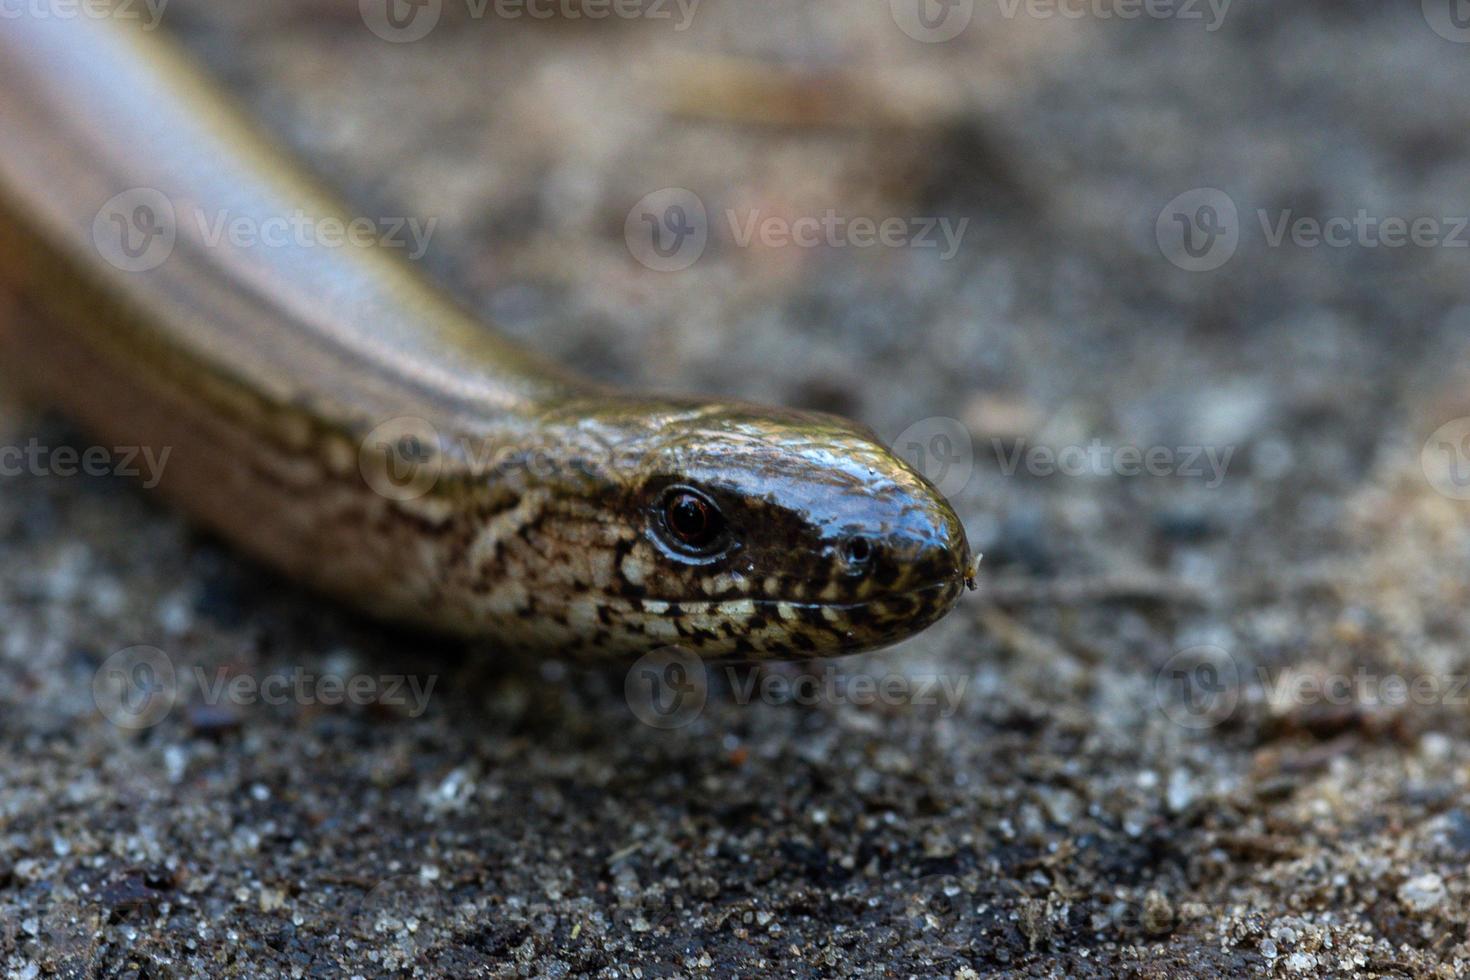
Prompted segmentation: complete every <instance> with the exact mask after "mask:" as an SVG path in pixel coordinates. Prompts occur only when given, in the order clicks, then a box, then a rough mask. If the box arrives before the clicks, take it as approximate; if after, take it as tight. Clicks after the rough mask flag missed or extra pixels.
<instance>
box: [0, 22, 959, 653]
mask: <svg viewBox="0 0 1470 980" xmlns="http://www.w3.org/2000/svg"><path fill="white" fill-rule="evenodd" d="M28 9H30V8H28ZM130 28H131V25H128V24H127V23H126V22H120V21H116V20H105V21H98V20H90V19H87V18H73V19H63V18H54V17H50V18H48V17H44V16H21V17H19V18H17V19H14V20H12V21H9V22H7V24H6V28H5V32H4V33H3V34H0V88H3V89H4V91H6V92H7V97H6V99H4V100H0V286H3V287H4V289H5V296H6V297H7V299H8V302H7V305H8V306H9V308H10V313H9V315H8V316H4V317H0V344H3V345H4V348H5V350H6V352H7V357H8V358H9V359H10V360H12V361H14V362H17V363H19V364H21V365H23V372H22V373H23V376H24V379H25V380H26V381H28V382H29V383H30V384H31V385H32V386H33V387H35V388H37V389H38V390H40V391H42V392H44V393H46V394H47V395H49V396H50V397H51V398H53V399H54V400H56V401H57V402H58V403H59V404H61V405H63V406H64V407H66V408H67V409H68V410H69V411H70V412H71V413H72V414H73V415H74V416H75V417H76V418H77V419H78V420H79V421H81V422H82V423H83V424H85V425H86V426H88V427H89V428H90V429H91V430H93V431H94V432H96V433H97V434H98V435H99V436H100V437H102V438H105V439H108V440H111V441H113V442H116V443H128V444H137V445H148V446H153V447H158V448H162V447H169V448H170V449H171V450H172V455H171V457H170V462H169V465H168V467H167V469H166V471H165V474H164V480H163V483H162V484H161V487H162V490H163V492H164V493H166V494H167V495H168V496H169V497H170V498H171V499H172V500H174V501H175V502H176V503H177V504H178V505H179V506H180V507H182V508H183V509H185V510H186V511H188V512H189V513H190V514H192V515H193V516H194V517H195V518H196V519H197V520H199V521H201V522H203V523H205V524H207V525H209V526H211V527H213V528H215V529H217V530H218V531H219V532H220V533H222V534H223V535H225V536H226V537H228V538H230V539H231V540H232V541H234V542H235V543H236V544H237V545H238V546H239V547H241V548H242V549H243V550H245V551H247V552H249V553H251V554H252V555H255V556H256V557H258V558H259V559H261V560H263V561H265V562H267V563H269V564H271V565H274V566H275V567H277V568H280V569H282V570H283V571H285V572H286V573H288V574H290V575H292V576H294V577H296V578H299V579H301V580H302V581H304V582H307V583H309V584H311V585H313V586H315V587H317V588H320V589H322V590H324V591H326V592H329V593H332V594H334V595H337V596H339V597H342V598H344V599H347V600H349V601H351V602H353V603H356V604H357V605H359V606H362V607H364V608H366V609H368V610H370V611H372V612H374V613H375V614H378V615H381V616H384V617H388V618H395V619H401V620H408V621H413V622H419V623H423V624H425V625H428V626H430V627H432V628H434V629H437V630H443V631H448V632H454V633H461V634H467V635H476V636H487V637H492V638H493V639H494V640H495V642H496V643H498V644H499V645H501V646H503V647H505V648H507V649H520V650H529V651H535V652H549V653H556V654H560V655H567V656H575V657H583V658H587V659H604V660H605V659H613V658H627V657H631V656H637V655H639V654H641V653H644V652H647V651H649V650H650V649H653V648H656V647H659V646H662V645H666V644H678V645H681V646H684V647H687V648H689V649H692V650H695V651H697V652H699V653H701V654H703V655H707V656H734V657H746V658H764V657H794V656H814V655H825V654H834V653H841V652H848V651H852V650H858V649H864V648H869V647H874V646H879V645H883V644H887V643H892V642H895V641H897V640H900V639H903V638H904V637H906V636H909V635H912V634H913V633H914V632H916V631H918V630H920V629H922V628H924V627H925V626H928V625H929V624H930V623H932V622H934V621H935V620H936V619H938V618H939V617H940V616H942V615H943V614H944V613H945V612H946V611H947V610H948V609H949V608H950V606H951V605H952V604H953V603H954V601H955V599H956V597H957V596H958V595H959V593H960V591H961V590H962V588H963V584H964V581H965V576H966V574H967V570H968V568H969V561H970V556H969V550H968V546H967V545H966V543H965V537H964V532H963V530H962V528H961V527H960V524H959V521H958V520H957V519H956V517H955V515H954V512H953V511H952V510H951V509H950V507H949V506H948V504H947V503H946V502H945V501H944V500H943V499H942V498H940V497H939V496H938V494H937V493H936V492H935V491H934V489H933V488H932V487H931V486H930V485H929V484H928V483H927V482H926V481H925V480H924V479H923V478H922V477H921V476H920V475H918V474H917V473H915V472H914V471H913V470H911V469H910V468H909V467H908V466H907V465H906V464H904V463H903V462H902V461H900V460H898V459H897V458H896V457H894V456H893V455H892V454H891V453H889V452H888V451H887V450H886V449H885V448H884V447H883V446H882V445H881V444H880V443H879V442H878V441H877V439H876V438H875V437H874V436H873V435H872V434H871V433H869V432H867V431H866V430H864V429H862V428H861V427H859V426H856V425H854V424H852V423H850V422H847V421H845V420H843V419H839V418H835V417H831V416H825V415H817V414H809V413H800V412H791V411H783V410H779V409H770V408H761V407H756V406H749V405H743V404H708V403H700V402H693V401H677V400H673V401H671V400H651V399H645V398H639V397H635V396H630V395H620V394H616V393H613V392H609V391H605V390H602V389H600V388H597V387H594V386H592V385H589V384H585V383H582V382H580V381H577V380H576V379H574V378H571V377H570V376H568V375H566V374H565V373H563V372H561V371H560V370H559V369H557V368H556V367H554V366H552V365H548V364H545V363H544V362H542V361H540V360H539V359H537V358H536V357H535V356H533V355H531V354H529V353H526V352H524V351H521V350H519V349H518V348H515V347H513V346H512V345H510V344H509V343H508V342H506V341H504V340H502V339H500V338H498V337H496V336H495V335H494V334H492V333H491V332H490V331H488V330H486V329H485V328H484V327H483V326H482V325H481V324H479V323H477V322H475V321H473V320H472V319H470V318H468V317H467V316H466V315H464V314H463V313H462V312H461V311H460V310H458V309H457V308H456V307H455V306H454V305H453V304H452V303H451V302H449V301H447V300H446V299H444V298H443V297H442V296H440V295H439V294H438V293H437V292H435V291H434V290H433V289H432V288H430V287H429V286H428V285H426V284H425V283H424V282H423V281H422V280H421V279H419V278H418V276H417V275H416V274H415V273H414V272H413V271H412V270H411V269H409V268H408V267H407V266H406V265H405V264H403V263H400V262H398V261H397V260H396V259H395V258H394V257H392V256H390V255H387V254H385V253H384V252H383V250H380V249H375V248H371V247H359V246H347V247H342V248H335V249H324V248H312V247H309V246H302V245H293V246H287V247H277V248H265V249H262V248H253V249H252V248H245V247H238V246H235V245H232V244H230V243H229V242H228V241H223V242H209V241H206V240H205V239H203V237H202V236H201V232H200V229H199V228H197V227H195V226H194V225H193V224H191V223H190V222H188V221H182V220H181V221H179V222H178V227H177V242H176V244H175V247H174V249H173V251H172V253H171V254H170V255H169V256H168V258H167V259H166V260H165V261H164V262H163V263H162V264H161V265H159V266H157V267H156V268H153V269H150V270H148V271H143V272H129V271H124V270H122V269H119V268H117V267H115V266H113V265H111V264H109V263H108V262H107V261H105V260H104V258H103V256H102V255H101V253H100V252H99V250H98V249H97V247H96V246H95V245H94V244H93V237H92V232H93V229H92V225H93V219H94V218H95V217H96V215H97V214H98V211H99V209H100V208H101V207H102V206H103V204H104V202H106V201H107V200H108V199H109V198H111V197H112V196H113V195H115V194H118V193H120V192H122V191H126V190H129V189H132V188H136V187H147V188H152V189H154V190H156V191H159V192H161V193H162V194H164V195H165V197H166V198H167V199H168V200H170V201H172V202H180V203H181V204H182V203H184V202H192V203H195V204H201V203H202V202H207V204H204V206H205V210H207V211H210V212H218V211H229V212H231V213H232V214H234V215H236V216H239V217H245V218H247V219H254V220H256V221H257V222H262V223H263V222H264V221H265V220H268V219H270V218H271V217H273V216H281V215H289V214H293V213H296V212H298V211H301V212H305V213H307V214H312V215H318V216H323V215H345V214H346V213H347V212H346V210H345V209H344V208H342V207H341V206H340V205H338V204H336V203H335V202H333V201H332V200H331V198H330V197H329V196H328V195H326V194H325V193H324V192H323V191H322V190H321V189H320V188H318V187H316V186H315V185H314V184H313V183H312V182H311V181H310V180H309V179H308V178H306V177H304V176H302V175H301V174H300V173H299V172H298V171H297V170H296V169H295V168H294V167H293V166H292V165H291V164H290V163H289V162H288V161H285V160H284V159H282V158H281V157H280V156H279V155H278V154H277V153H276V151H275V150H274V149H272V148H271V147H270V146H269V145H268V144H267V143H265V142H264V141H262V140H261V139H260V138H258V137H257V136H254V135H252V134H251V132H250V131H249V127H248V125H247V124H246V123H245V122H244V121H243V120H241V119H240V118H238V117H237V115H236V114H235V112H234V111H233V110H232V109H231V107H230V106H228V105H227V104H226V103H225V101H224V100H223V99H222V98H221V97H220V96H219V95H218V94H217V93H215V92H214V91H213V90H212V89H211V88H210V86H209V85H208V83H207V82H206V81H205V80H204V79H202V78H201V77H199V76H198V75H197V74H195V73H194V72H193V70H192V68H191V67H190V66H189V65H187V64H186V63H185V62H183V61H182V60H181V59H180V58H179V57H178V55H177V54H176V53H175V52H174V51H173V50H172V49H170V48H168V47H167V46H166V45H165V44H163V43H162V42H160V41H159V40H157V39H154V38H151V37H149V36H146V35H142V34H139V33H138V32H136V31H135V30H132V29H130ZM402 419H417V420H421V421H422V423H424V424H425V425H426V426H427V428H426V429H425V431H426V432H428V433H429V436H428V439H427V442H426V443H422V444H421V445H420V446H419V449H420V450H422V451H426V452H427V455H421V456H415V457H411V458H410V457H405V458H401V459H398V458H395V459H392V460H385V462H388V463H393V464H395V465H397V466H398V467H399V472H398V474H397V475H398V476H400V477H406V479H407V480H408V481H409V482H412V481H413V479H414V478H415V477H416V476H423V477H424V478H425V479H424V486H423V488H422V492H418V493H415V494H411V495H404V496H402V498H401V499H400V498H399V496H396V495H394V494H391V493H390V494H388V495H384V494H382V493H379V492H375V491H374V489H373V485H372V484H371V482H370V481H369V480H368V479H367V478H366V477H365V475H364V472H363V471H362V470H361V469H360V468H359V466H358V459H359V451H360V449H361V448H362V447H363V446H364V444H365V440H367V439H368V437H369V435H370V434H371V433H373V432H374V431H375V430H377V429H378V427H379V426H381V425H382V424H384V423H388V422H393V421H394V420H402ZM370 448H371V447H370ZM368 458H369V459H371V458H374V457H372V453H371V452H369V454H368ZM669 488H690V489H692V490H693V491H695V492H697V493H698V494H700V495H702V498H703V499H704V500H707V501H708V502H710V504H711V505H712V506H713V507H714V508H715V509H716V511H717V512H718V514H719V515H721V517H722V520H723V525H724V531H723V533H722V534H721V535H720V537H719V547H718V548H717V549H715V552H714V553H709V554H700V555H695V554H690V553H688V551H687V549H685V548H684V547H682V546H681V544H680V543H679V542H678V541H675V540H673V539H671V537H670V532H669V531H668V529H667V527H666V524H665V522H664V520H663V518H662V516H661V510H660V508H661V506H662V504H661V501H663V500H664V499H665V496H664V495H665V492H666V491H668V490H669Z"/></svg>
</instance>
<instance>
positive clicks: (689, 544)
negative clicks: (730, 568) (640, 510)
mask: <svg viewBox="0 0 1470 980" xmlns="http://www.w3.org/2000/svg"><path fill="white" fill-rule="evenodd" d="M660 515H661V524H662V528H663V530H664V532H665V534H664V537H665V539H666V540H667V541H668V543H669V544H670V545H672V546H673V547H674V548H675V549H677V550H679V551H682V552H685V553H687V554H691V555H708V554H711V553H713V552H714V551H716V550H718V549H719V547H720V545H721V544H722V543H723V539H724V532H725V518H724V515H723V514H721V513H720V509H719V508H718V507H717V506H715V503H714V501H712V500H710V499H709V498H708V497H706V496H705V495H704V494H702V493H700V492H699V491H697V490H691V489H690V488H688V487H672V488H670V489H669V490H668V491H666V492H665V494H664V496H663V501H662V505H661V507H660Z"/></svg>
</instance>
